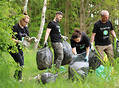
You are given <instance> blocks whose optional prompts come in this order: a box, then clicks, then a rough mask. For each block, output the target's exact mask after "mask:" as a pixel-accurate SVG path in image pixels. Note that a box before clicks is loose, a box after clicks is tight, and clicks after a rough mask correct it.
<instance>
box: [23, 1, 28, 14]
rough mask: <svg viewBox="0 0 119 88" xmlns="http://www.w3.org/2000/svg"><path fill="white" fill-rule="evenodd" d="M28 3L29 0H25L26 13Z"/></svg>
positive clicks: (25, 11)
mask: <svg viewBox="0 0 119 88" xmlns="http://www.w3.org/2000/svg"><path fill="white" fill-rule="evenodd" d="M27 5H28V0H25V4H24V11H23V13H26V14H27Z"/></svg>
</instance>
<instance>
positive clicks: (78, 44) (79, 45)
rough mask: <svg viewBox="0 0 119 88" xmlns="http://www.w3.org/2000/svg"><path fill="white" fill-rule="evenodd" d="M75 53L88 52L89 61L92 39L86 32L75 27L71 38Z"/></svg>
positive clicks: (86, 56) (86, 57) (86, 58)
mask: <svg viewBox="0 0 119 88" xmlns="http://www.w3.org/2000/svg"><path fill="white" fill-rule="evenodd" d="M70 42H71V47H72V52H73V54H81V53H84V52H86V55H85V60H86V61H88V56H89V49H90V40H89V38H88V36H87V35H86V34H85V33H84V32H80V30H78V29H75V32H74V33H73V34H72V37H71V39H70Z"/></svg>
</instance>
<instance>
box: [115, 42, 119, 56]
mask: <svg viewBox="0 0 119 88" xmlns="http://www.w3.org/2000/svg"><path fill="white" fill-rule="evenodd" d="M116 57H119V40H118V41H116Z"/></svg>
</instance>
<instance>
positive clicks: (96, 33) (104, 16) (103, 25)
mask: <svg viewBox="0 0 119 88" xmlns="http://www.w3.org/2000/svg"><path fill="white" fill-rule="evenodd" d="M100 15H101V20H98V21H97V22H96V23H95V24H94V28H93V31H92V36H91V49H93V42H94V41H95V47H96V49H97V51H98V53H99V54H100V58H101V59H102V60H103V58H104V52H105V53H106V54H107V57H108V58H109V61H110V64H111V65H114V59H113V57H114V53H113V47H112V44H111V41H110V38H109V37H110V33H111V35H112V36H113V37H114V38H116V34H115V32H114V28H113V26H112V23H111V21H110V20H109V12H108V11H107V10H102V11H101V12H100ZM116 40H117V38H116Z"/></svg>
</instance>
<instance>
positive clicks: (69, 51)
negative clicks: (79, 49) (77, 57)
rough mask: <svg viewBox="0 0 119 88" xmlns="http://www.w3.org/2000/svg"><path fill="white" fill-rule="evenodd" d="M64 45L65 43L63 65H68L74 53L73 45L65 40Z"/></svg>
mask: <svg viewBox="0 0 119 88" xmlns="http://www.w3.org/2000/svg"><path fill="white" fill-rule="evenodd" d="M62 45H63V51H64V58H63V61H62V65H66V64H69V63H70V62H71V61H72V56H73V53H72V48H71V45H70V44H69V43H68V42H67V41H65V40H64V41H63V42H62Z"/></svg>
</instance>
